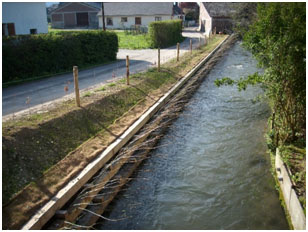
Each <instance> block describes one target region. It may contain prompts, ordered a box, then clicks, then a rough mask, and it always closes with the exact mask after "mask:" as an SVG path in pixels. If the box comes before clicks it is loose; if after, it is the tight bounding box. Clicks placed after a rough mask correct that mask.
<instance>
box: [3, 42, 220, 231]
mask: <svg viewBox="0 0 308 232" xmlns="http://www.w3.org/2000/svg"><path fill="white" fill-rule="evenodd" d="M224 38H225V36H216V37H214V38H213V39H212V40H211V42H210V44H209V45H208V46H206V47H202V49H200V50H197V51H194V52H193V54H192V55H190V54H189V53H186V54H185V55H184V56H182V57H181V58H180V62H176V61H175V60H172V61H170V62H168V63H166V64H164V65H162V67H161V72H157V71H156V69H150V70H148V71H147V72H144V73H139V74H135V75H132V76H131V79H130V80H131V85H130V86H127V85H126V84H125V80H123V79H122V80H119V81H117V82H115V83H114V84H112V85H111V84H109V85H104V86H102V87H100V88H98V89H96V90H93V91H91V92H87V93H86V95H85V96H83V97H82V99H81V102H82V107H81V108H78V107H76V106H75V102H74V100H70V101H67V102H64V103H61V104H59V105H58V107H55V108H54V109H53V110H51V111H49V112H45V113H40V114H32V115H28V116H27V117H24V118H20V119H18V120H14V121H7V122H4V123H3V128H2V134H3V137H2V151H3V155H2V162H3V164H4V165H3V170H2V174H3V183H2V186H3V189H2V193H3V195H2V196H3V198H2V201H3V205H4V207H3V215H4V218H3V222H4V224H3V228H6V229H8V228H9V229H20V227H21V226H22V225H23V224H24V223H25V222H26V221H27V220H28V219H29V217H30V216H31V215H32V214H33V213H34V212H35V211H36V210H38V209H39V207H41V206H42V205H43V204H44V203H46V202H47V201H48V200H49V199H50V198H51V197H52V196H53V195H54V194H55V193H56V192H57V191H58V190H59V189H61V188H62V187H63V186H64V185H65V184H66V183H67V182H68V181H69V180H70V179H71V178H73V177H74V176H76V175H77V174H78V173H79V172H80V171H81V170H82V169H83V168H84V167H85V166H86V165H87V164H88V163H89V162H90V161H91V160H93V159H94V158H95V157H96V156H97V155H98V154H100V153H101V152H102V151H103V150H104V149H105V148H106V147H107V146H108V145H109V144H110V143H111V142H113V141H114V140H115V139H116V138H117V137H118V136H120V135H121V134H122V133H123V132H124V131H125V130H126V129H127V128H128V127H129V126H130V125H131V124H132V123H133V122H134V121H135V120H137V119H138V118H139V117H140V116H141V115H142V113H144V112H145V111H146V110H147V109H148V108H149V107H150V106H151V105H153V104H154V103H155V102H156V101H157V100H158V99H159V98H160V97H161V96H162V95H163V94H164V93H165V92H167V91H168V89H170V88H171V87H172V86H173V85H174V83H176V82H177V81H178V80H179V79H180V78H182V77H183V76H184V75H185V74H186V73H187V72H189V71H190V70H191V69H192V68H193V67H194V66H195V65H197V64H198V63H199V62H200V60H201V59H203V58H204V57H205V56H206V55H207V54H209V53H210V52H211V51H212V50H213V49H214V48H215V47H216V46H217V45H218V44H219V43H220V42H221V41H222V40H223V39H224Z"/></svg>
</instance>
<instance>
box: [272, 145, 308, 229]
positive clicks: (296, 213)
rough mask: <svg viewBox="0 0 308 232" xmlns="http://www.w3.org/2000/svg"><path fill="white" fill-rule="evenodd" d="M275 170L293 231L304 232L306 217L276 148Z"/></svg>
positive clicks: (287, 169)
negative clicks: (302, 231)
mask: <svg viewBox="0 0 308 232" xmlns="http://www.w3.org/2000/svg"><path fill="white" fill-rule="evenodd" d="M275 168H276V174H277V177H278V181H279V185H280V188H281V191H282V194H283V198H284V201H285V205H286V207H287V210H288V213H289V215H290V217H291V221H292V225H293V227H294V229H295V230H305V229H306V217H305V215H304V212H303V208H302V206H301V204H300V202H299V199H298V197H297V195H296V192H295V191H294V189H293V188H292V186H293V184H292V182H291V172H290V170H289V168H288V167H287V166H286V165H285V164H284V163H283V161H282V159H281V157H280V152H279V149H278V148H277V150H276V158H275Z"/></svg>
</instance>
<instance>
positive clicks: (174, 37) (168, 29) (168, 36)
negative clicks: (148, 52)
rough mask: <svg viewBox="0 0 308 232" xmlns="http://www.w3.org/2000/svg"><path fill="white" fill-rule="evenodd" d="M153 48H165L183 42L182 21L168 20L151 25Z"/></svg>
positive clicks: (150, 33)
mask: <svg viewBox="0 0 308 232" xmlns="http://www.w3.org/2000/svg"><path fill="white" fill-rule="evenodd" d="M149 35H150V40H151V46H152V47H155V48H158V47H160V48H164V47H168V46H171V45H174V44H176V43H177V42H181V41H183V37H182V20H179V19H177V20H166V21H158V22H152V23H150V24H149Z"/></svg>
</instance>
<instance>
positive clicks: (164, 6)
mask: <svg viewBox="0 0 308 232" xmlns="http://www.w3.org/2000/svg"><path fill="white" fill-rule="evenodd" d="M104 12H105V25H106V28H109V29H123V28H129V27H131V26H136V25H137V26H143V27H146V26H148V25H149V23H150V22H153V21H161V20H170V19H173V3H172V2H112V3H111V2H106V3H104ZM97 16H98V22H99V27H100V28H102V11H100V12H99V13H98V14H97Z"/></svg>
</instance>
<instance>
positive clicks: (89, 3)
mask: <svg viewBox="0 0 308 232" xmlns="http://www.w3.org/2000/svg"><path fill="white" fill-rule="evenodd" d="M70 3H75V2H60V3H59V5H58V8H60V7H62V6H65V5H67V4H70ZM80 3H83V4H86V5H88V6H91V7H95V8H98V9H101V8H102V3H100V2H80Z"/></svg>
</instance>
